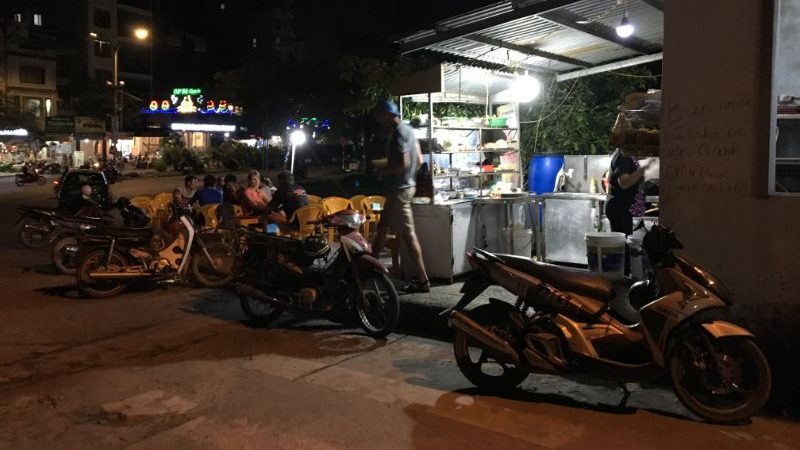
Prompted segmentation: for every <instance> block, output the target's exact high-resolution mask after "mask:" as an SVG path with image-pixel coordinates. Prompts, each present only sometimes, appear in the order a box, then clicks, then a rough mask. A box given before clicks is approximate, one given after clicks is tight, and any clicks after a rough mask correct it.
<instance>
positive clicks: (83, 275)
mask: <svg viewBox="0 0 800 450" xmlns="http://www.w3.org/2000/svg"><path fill="white" fill-rule="evenodd" d="M107 258H108V252H107V251H106V250H105V249H98V250H92V251H90V252H89V253H87V254H86V255H85V256H84V257H83V258H81V261H80V263H79V264H78V269H77V271H78V273H77V277H78V290H79V291H81V292H82V293H84V294H86V295H87V296H89V297H92V298H106V297H113V296H115V295H118V294H120V293H122V291H124V290H125V287H126V286H125V284H124V283H122V282H120V281H118V280H97V279H93V278H91V277H90V276H89V274H90V273H92V272H99V271H107V270H108V268H109V267H107V266H106V261H107ZM125 265H126V261H125V257H124V256H122V254H120V253H119V252H114V253H112V254H111V264H110V266H115V267H119V268H122V267H124V266H125Z"/></svg>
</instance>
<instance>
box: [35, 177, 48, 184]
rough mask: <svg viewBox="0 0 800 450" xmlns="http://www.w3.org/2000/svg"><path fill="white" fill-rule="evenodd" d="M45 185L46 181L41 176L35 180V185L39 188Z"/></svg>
mask: <svg viewBox="0 0 800 450" xmlns="http://www.w3.org/2000/svg"><path fill="white" fill-rule="evenodd" d="M45 183H47V180H46V179H45V178H44V177H43V176H41V175H39V177H38V178H36V184H38V185H39V186H43V185H44V184H45Z"/></svg>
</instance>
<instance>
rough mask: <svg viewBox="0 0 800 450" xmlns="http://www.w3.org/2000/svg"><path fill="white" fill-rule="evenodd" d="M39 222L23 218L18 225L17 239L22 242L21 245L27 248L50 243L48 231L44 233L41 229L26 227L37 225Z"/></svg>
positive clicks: (44, 245) (40, 246)
mask: <svg viewBox="0 0 800 450" xmlns="http://www.w3.org/2000/svg"><path fill="white" fill-rule="evenodd" d="M40 223H41V222H37V221H33V220H25V221H23V222H22V224H21V225H20V227H19V233H18V236H19V240H20V242H22V245H24V246H25V247H28V248H42V247H46V246H47V244H49V243H50V240H51V237H50V234H51V233H52V230H51V232H49V233H45V232H43V231H40V230H37V229H34V228H31V227H28V226H26V225H37V226H38V225H39V224H40Z"/></svg>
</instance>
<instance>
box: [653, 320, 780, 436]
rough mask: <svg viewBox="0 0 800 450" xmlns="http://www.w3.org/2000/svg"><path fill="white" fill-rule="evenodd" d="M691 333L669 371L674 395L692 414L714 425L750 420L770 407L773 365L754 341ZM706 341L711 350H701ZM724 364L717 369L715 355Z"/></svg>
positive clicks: (675, 352) (675, 353) (677, 347)
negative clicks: (763, 409) (714, 360)
mask: <svg viewBox="0 0 800 450" xmlns="http://www.w3.org/2000/svg"><path fill="white" fill-rule="evenodd" d="M701 333H704V332H703V331H702V330H690V331H689V332H688V333H687V334H685V335H684V336H683V337H682V338H681V339H680V340H679V341H678V342H677V343H676V345H675V347H674V349H673V350H672V351H671V352H670V357H669V359H668V369H669V371H670V375H671V379H672V386H673V389H674V390H675V395H676V396H677V397H678V399H679V400H680V401H681V403H683V405H684V406H686V408H688V409H689V410H690V411H691V412H692V413H694V414H696V415H697V416H699V417H700V418H702V419H705V420H708V421H711V422H716V423H737V422H741V421H744V420H747V419H749V418H750V417H752V416H753V415H754V414H756V413H757V412H758V411H759V410H760V409H761V408H762V407H763V406H764V404H765V403H766V402H767V399H768V398H769V393H770V389H771V377H770V370H769V365H768V364H767V360H766V358H765V357H764V355H763V353H761V350H760V349H759V348H758V345H756V343H755V342H754V341H753V339H752V338H750V337H746V336H733V337H727V338H722V339H714V338H711V337H708V336H703V335H701ZM702 339H708V341H709V343H710V347H708V346H706V345H704V344H703V342H702V341H701V340H702ZM710 351H713V352H715V353H716V358H717V359H718V360H719V361H720V364H721V368H720V369H717V368H716V365H715V364H714V363H713V362H712V358H713V357H714V355H711V354H709V352H710Z"/></svg>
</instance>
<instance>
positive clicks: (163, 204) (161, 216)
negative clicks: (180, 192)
mask: <svg viewBox="0 0 800 450" xmlns="http://www.w3.org/2000/svg"><path fill="white" fill-rule="evenodd" d="M171 203H172V193H171V192H162V193H160V194H158V195H156V196H155V197H153V200H151V201H150V210H151V211H152V213H153V214H152V220H153V225H156V226H158V225H160V224H162V223H164V221H165V220H167V216H168V215H169V205H170V204H171Z"/></svg>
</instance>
